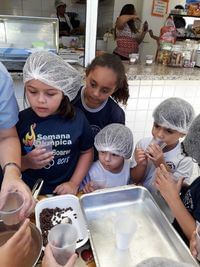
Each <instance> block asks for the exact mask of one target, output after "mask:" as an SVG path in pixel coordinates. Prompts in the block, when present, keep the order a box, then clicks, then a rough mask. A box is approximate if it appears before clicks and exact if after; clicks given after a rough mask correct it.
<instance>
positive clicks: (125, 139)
mask: <svg viewBox="0 0 200 267" xmlns="http://www.w3.org/2000/svg"><path fill="white" fill-rule="evenodd" d="M94 145H95V147H96V149H97V150H98V151H109V152H111V153H114V154H116V155H119V156H122V157H124V158H125V159H129V158H130V157H131V156H132V151H133V134H132V132H131V130H130V129H129V128H128V127H126V126H125V125H123V124H120V123H112V124H109V125H107V126H106V127H104V128H103V129H102V130H101V131H100V132H99V133H98V134H97V135H96V136H95V139H94Z"/></svg>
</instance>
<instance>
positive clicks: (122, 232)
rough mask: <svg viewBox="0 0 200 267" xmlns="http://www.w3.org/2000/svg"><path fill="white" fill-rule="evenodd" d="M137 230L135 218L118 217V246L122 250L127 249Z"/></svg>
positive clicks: (116, 233) (116, 228) (116, 234)
mask: <svg viewBox="0 0 200 267" xmlns="http://www.w3.org/2000/svg"><path fill="white" fill-rule="evenodd" d="M136 230H137V223H136V222H135V220H134V219H132V218H129V219H128V220H125V219H124V218H118V219H116V221H115V237H116V246H117V248H118V249H120V250H127V249H129V247H130V243H131V240H132V238H133V236H134V234H135V232H136Z"/></svg>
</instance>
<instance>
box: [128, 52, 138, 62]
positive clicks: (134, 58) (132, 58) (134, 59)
mask: <svg viewBox="0 0 200 267" xmlns="http://www.w3.org/2000/svg"><path fill="white" fill-rule="evenodd" d="M129 62H130V64H137V63H138V62H139V54H134V53H133V54H129Z"/></svg>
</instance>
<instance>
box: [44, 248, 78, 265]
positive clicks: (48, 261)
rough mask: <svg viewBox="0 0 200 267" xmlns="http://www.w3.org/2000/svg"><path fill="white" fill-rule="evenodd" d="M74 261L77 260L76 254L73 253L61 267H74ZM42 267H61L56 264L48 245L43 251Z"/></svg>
mask: <svg viewBox="0 0 200 267" xmlns="http://www.w3.org/2000/svg"><path fill="white" fill-rule="evenodd" d="M76 260H77V254H75V253H74V254H73V255H72V256H71V257H70V258H69V260H68V261H67V263H66V264H65V265H64V266H63V267H74V266H75V263H76ZM42 267H62V265H60V264H58V263H57V262H56V260H55V258H54V256H53V253H52V250H51V247H50V245H49V244H48V245H47V246H46V248H45V251H44V258H43V260H42Z"/></svg>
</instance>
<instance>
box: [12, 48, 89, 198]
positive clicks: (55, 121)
mask: <svg viewBox="0 0 200 267" xmlns="http://www.w3.org/2000/svg"><path fill="white" fill-rule="evenodd" d="M23 79H24V84H25V95H26V97H27V99H28V102H29V104H30V108H28V109H25V110H24V111H21V112H20V115H19V122H18V124H17V130H18V134H19V138H20V141H21V148H22V178H23V180H24V181H25V182H26V183H27V184H28V185H29V186H30V187H31V188H32V187H33V185H34V183H35V181H36V180H37V179H38V178H42V179H44V186H43V189H42V191H41V193H42V194H52V193H56V194H66V193H70V194H76V192H77V189H78V187H79V184H80V183H81V181H82V179H83V177H85V175H86V174H87V172H88V170H89V167H90V165H91V162H92V160H93V148H92V146H93V142H94V140H93V138H92V133H91V128H90V125H89V124H88V122H87V119H86V118H85V116H84V114H83V113H82V112H81V111H79V110H78V109H77V110H75V109H74V107H73V106H72V105H71V103H70V101H71V100H73V99H74V97H75V96H76V94H77V91H78V89H79V86H80V83H81V76H80V74H79V73H78V71H76V70H75V69H74V68H72V67H71V66H70V65H69V64H67V63H66V62H65V61H64V60H62V58H60V57H59V56H57V55H55V54H53V53H48V52H45V51H41V52H36V53H33V54H32V55H31V56H30V57H29V58H28V59H27V61H26V64H25V66H24V69H23ZM41 138H50V139H52V140H53V152H48V151H46V149H44V148H42V147H37V148H35V147H34V142H35V140H41Z"/></svg>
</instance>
